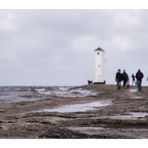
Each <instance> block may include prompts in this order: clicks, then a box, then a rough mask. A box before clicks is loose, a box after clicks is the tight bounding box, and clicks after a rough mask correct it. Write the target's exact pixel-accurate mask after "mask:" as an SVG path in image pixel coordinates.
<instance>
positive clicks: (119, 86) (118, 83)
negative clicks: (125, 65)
mask: <svg viewBox="0 0 148 148" xmlns="http://www.w3.org/2000/svg"><path fill="white" fill-rule="evenodd" d="M117 89H118V90H120V89H121V82H119V81H117Z"/></svg>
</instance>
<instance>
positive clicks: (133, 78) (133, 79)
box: [131, 74, 135, 86]
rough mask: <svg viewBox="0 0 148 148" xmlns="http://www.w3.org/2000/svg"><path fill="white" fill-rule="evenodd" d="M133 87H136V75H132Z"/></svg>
mask: <svg viewBox="0 0 148 148" xmlns="http://www.w3.org/2000/svg"><path fill="white" fill-rule="evenodd" d="M131 77H132V86H134V84H135V75H134V74H132V76H131Z"/></svg>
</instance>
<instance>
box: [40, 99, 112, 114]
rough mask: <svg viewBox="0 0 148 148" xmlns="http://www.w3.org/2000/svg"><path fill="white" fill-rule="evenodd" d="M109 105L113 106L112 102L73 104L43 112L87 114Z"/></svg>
mask: <svg viewBox="0 0 148 148" xmlns="http://www.w3.org/2000/svg"><path fill="white" fill-rule="evenodd" d="M108 105H112V102H111V100H106V101H95V102H91V103H83V104H73V105H64V106H61V107H57V108H53V109H43V110H41V112H61V113H67V112H85V111H88V110H95V109H96V108H99V107H105V106H108Z"/></svg>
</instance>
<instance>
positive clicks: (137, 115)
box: [111, 112, 148, 119]
mask: <svg viewBox="0 0 148 148" xmlns="http://www.w3.org/2000/svg"><path fill="white" fill-rule="evenodd" d="M146 116H148V113H147V112H128V113H126V114H125V115H116V116H112V117H111V118H112V119H135V118H144V117H146Z"/></svg>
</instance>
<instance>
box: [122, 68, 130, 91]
mask: <svg viewBox="0 0 148 148" xmlns="http://www.w3.org/2000/svg"><path fill="white" fill-rule="evenodd" d="M122 79H123V88H127V87H128V86H129V77H128V74H127V73H126V71H125V70H123V73H122Z"/></svg>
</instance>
